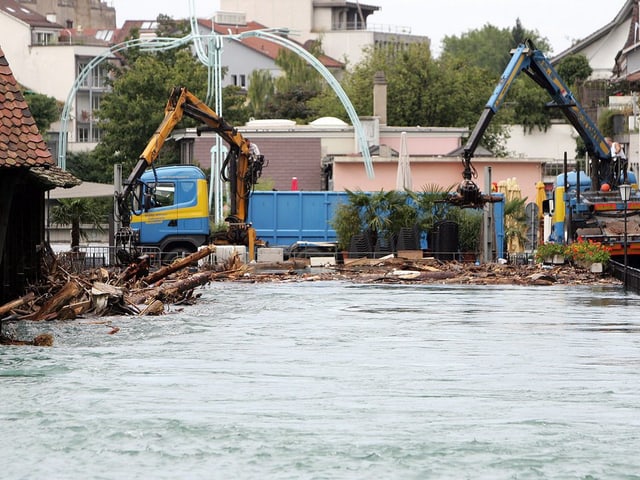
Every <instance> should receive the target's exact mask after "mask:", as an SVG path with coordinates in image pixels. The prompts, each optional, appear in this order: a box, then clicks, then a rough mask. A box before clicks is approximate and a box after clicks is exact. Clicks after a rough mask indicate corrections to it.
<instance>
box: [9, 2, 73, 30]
mask: <svg viewBox="0 0 640 480" xmlns="http://www.w3.org/2000/svg"><path fill="white" fill-rule="evenodd" d="M0 11H3V12H4V13H6V14H8V15H11V16H12V17H15V18H17V19H18V20H22V21H23V22H25V23H26V24H28V25H30V26H32V27H48V28H64V27H63V26H62V25H59V24H57V23H52V22H50V21H49V20H47V17H45V16H43V15H40V14H39V13H37V12H35V11H34V10H31V9H30V8H28V7H26V6H24V5H22V4H20V3H19V2H16V1H15V0H0Z"/></svg>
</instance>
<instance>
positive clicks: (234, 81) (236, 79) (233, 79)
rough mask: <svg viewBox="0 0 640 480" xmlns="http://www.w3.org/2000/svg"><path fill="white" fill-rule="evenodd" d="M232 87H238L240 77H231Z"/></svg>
mask: <svg viewBox="0 0 640 480" xmlns="http://www.w3.org/2000/svg"><path fill="white" fill-rule="evenodd" d="M231 85H235V86H238V76H237V75H231Z"/></svg>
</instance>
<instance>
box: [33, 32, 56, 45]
mask: <svg viewBox="0 0 640 480" xmlns="http://www.w3.org/2000/svg"><path fill="white" fill-rule="evenodd" d="M52 43H53V33H51V32H35V44H36V45H51V44H52Z"/></svg>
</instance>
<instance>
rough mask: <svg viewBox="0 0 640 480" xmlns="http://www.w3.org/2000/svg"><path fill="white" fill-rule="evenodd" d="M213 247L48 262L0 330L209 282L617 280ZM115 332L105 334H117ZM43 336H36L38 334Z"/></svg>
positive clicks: (46, 341)
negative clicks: (216, 259)
mask: <svg viewBox="0 0 640 480" xmlns="http://www.w3.org/2000/svg"><path fill="white" fill-rule="evenodd" d="M214 251H215V247H214V246H209V247H205V248H202V249H201V250H199V251H198V252H196V253H194V254H192V255H189V256H187V257H185V258H183V259H180V260H176V261H174V262H173V263H172V264H171V265H167V266H165V267H162V268H160V269H158V270H156V271H153V272H150V271H149V263H148V259H147V258H146V257H141V258H140V259H139V260H138V261H137V262H135V263H133V264H131V265H129V266H128V267H127V268H125V269H124V270H116V269H106V268H97V269H93V270H88V271H86V272H84V273H82V274H72V273H69V272H68V271H66V270H65V269H64V268H63V267H61V266H56V265H55V259H54V263H53V265H51V266H49V270H48V271H49V275H48V277H47V282H46V283H45V284H42V285H39V286H34V287H33V288H32V289H31V290H30V291H29V292H27V293H26V294H25V295H24V296H22V297H20V298H18V299H16V300H13V301H11V302H9V303H6V304H4V305H0V327H1V326H2V322H3V321H13V320H31V321H46V320H71V319H75V318H78V317H80V316H83V315H87V314H89V315H94V316H105V315H160V314H162V313H164V311H165V308H166V305H167V304H174V305H179V304H184V303H190V302H192V301H194V300H195V299H196V298H198V297H199V295H197V294H196V295H194V291H195V289H196V288H198V287H200V286H203V285H205V284H207V283H210V282H213V281H241V282H287V281H288V282H301V281H318V280H347V281H353V282H360V283H424V284H467V285H507V284H508V285H553V284H571V285H579V284H584V285H588V284H615V283H619V282H618V281H617V280H616V279H615V278H613V277H610V276H608V275H603V274H594V273H591V272H589V271H586V270H582V269H579V268H574V267H572V266H569V265H562V266H554V267H551V266H542V265H511V264H506V265H502V264H496V263H488V264H482V265H475V264H472V263H459V262H455V261H453V262H440V261H438V260H435V259H433V258H421V259H405V258H395V257H391V256H390V257H386V258H383V259H369V258H363V259H357V260H352V261H349V262H347V263H346V264H344V265H334V266H330V267H324V268H310V267H309V263H308V261H301V260H292V261H287V262H284V263H279V264H255V263H252V264H249V265H244V264H242V263H241V262H240V261H239V259H238V257H237V256H233V257H231V258H230V259H229V261H228V262H227V263H226V264H225V265H221V266H215V265H206V266H204V267H201V268H198V267H197V264H198V261H199V260H201V259H203V258H205V257H207V256H209V255H211V254H212V253H213V252H214ZM116 331H117V330H113V331H112V332H110V333H115V332H116ZM39 337H42V338H39ZM39 337H37V338H36V339H34V340H33V341H29V342H24V341H16V340H13V339H10V338H7V337H3V336H2V330H1V329H0V344H29V345H51V344H52V342H53V338H48V337H47V338H45V337H46V335H45V336H39Z"/></svg>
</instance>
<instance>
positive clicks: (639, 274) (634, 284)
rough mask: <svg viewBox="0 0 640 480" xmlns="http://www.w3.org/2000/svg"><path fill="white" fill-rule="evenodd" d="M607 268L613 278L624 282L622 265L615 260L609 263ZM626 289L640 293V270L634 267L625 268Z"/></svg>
mask: <svg viewBox="0 0 640 480" xmlns="http://www.w3.org/2000/svg"><path fill="white" fill-rule="evenodd" d="M608 268H609V270H610V272H611V275H613V276H614V277H615V278H617V279H618V280H620V281H621V282H624V281H625V279H624V277H625V268H624V264H623V263H620V262H618V261H615V260H611V261H609V265H608ZM626 270H627V281H626V284H627V289H629V290H632V291H634V292H635V293H640V269H637V268H634V267H627V269H626Z"/></svg>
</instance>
